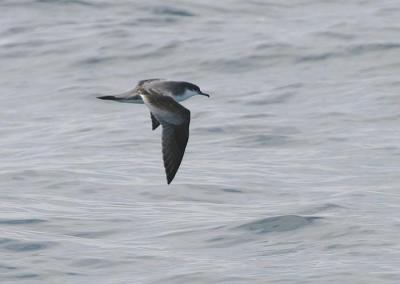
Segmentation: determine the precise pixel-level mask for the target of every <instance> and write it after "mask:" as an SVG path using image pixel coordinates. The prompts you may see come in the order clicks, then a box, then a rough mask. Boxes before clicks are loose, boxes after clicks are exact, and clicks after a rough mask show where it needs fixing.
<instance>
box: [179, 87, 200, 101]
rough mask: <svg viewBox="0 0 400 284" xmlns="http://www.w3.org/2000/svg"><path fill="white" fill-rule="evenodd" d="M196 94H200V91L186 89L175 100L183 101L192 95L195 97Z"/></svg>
mask: <svg viewBox="0 0 400 284" xmlns="http://www.w3.org/2000/svg"><path fill="white" fill-rule="evenodd" d="M195 95H198V93H197V92H196V91H192V90H188V89H186V90H185V92H184V93H183V94H182V95H181V96H176V97H175V100H176V101H177V102H181V101H184V100H186V99H188V98H190V97H193V96H195Z"/></svg>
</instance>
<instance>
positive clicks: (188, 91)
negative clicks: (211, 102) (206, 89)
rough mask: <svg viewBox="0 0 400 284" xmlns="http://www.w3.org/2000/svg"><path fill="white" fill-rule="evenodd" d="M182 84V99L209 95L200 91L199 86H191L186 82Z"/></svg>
mask: <svg viewBox="0 0 400 284" xmlns="http://www.w3.org/2000/svg"><path fill="white" fill-rule="evenodd" d="M182 83H183V86H184V92H183V94H182V96H183V97H184V98H189V97H192V96H196V95H201V96H206V97H210V95H209V94H206V93H203V92H202V91H201V90H200V88H199V86H197V85H195V84H192V83H188V82H182Z"/></svg>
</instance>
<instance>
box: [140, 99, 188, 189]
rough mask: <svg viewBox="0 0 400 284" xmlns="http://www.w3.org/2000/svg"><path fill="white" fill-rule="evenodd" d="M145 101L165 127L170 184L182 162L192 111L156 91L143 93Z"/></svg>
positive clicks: (166, 159) (165, 154)
mask: <svg viewBox="0 0 400 284" xmlns="http://www.w3.org/2000/svg"><path fill="white" fill-rule="evenodd" d="M143 101H144V103H145V104H146V105H147V107H148V108H149V109H150V111H151V113H152V114H153V115H154V117H155V118H156V119H157V121H159V122H160V123H161V125H162V127H163V131H162V152H163V159H164V168H165V173H166V175H167V182H168V184H170V183H171V181H172V180H173V179H174V177H175V175H176V172H177V171H178V169H179V166H180V164H181V162H182V158H183V155H184V153H185V149H186V145H187V142H188V139H189V124H190V111H189V110H188V109H186V108H185V107H183V106H182V105H180V104H179V103H177V102H176V101H175V100H174V99H173V98H171V97H168V96H163V95H160V94H158V93H155V92H149V93H146V94H143Z"/></svg>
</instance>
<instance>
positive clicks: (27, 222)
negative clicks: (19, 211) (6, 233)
mask: <svg viewBox="0 0 400 284" xmlns="http://www.w3.org/2000/svg"><path fill="white" fill-rule="evenodd" d="M44 222H46V221H45V220H42V219H0V225H30V224H39V223H44Z"/></svg>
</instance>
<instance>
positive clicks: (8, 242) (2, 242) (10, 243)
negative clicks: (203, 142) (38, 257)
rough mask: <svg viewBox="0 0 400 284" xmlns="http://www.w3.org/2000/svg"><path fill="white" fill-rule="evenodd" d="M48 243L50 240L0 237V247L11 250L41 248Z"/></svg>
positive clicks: (22, 250) (48, 244)
mask: <svg viewBox="0 0 400 284" xmlns="http://www.w3.org/2000/svg"><path fill="white" fill-rule="evenodd" d="M50 245H51V243H50V242H26V241H20V240H15V239H0V247H2V248H3V249H5V250H8V251H13V252H25V251H37V250H43V249H46V248H48V247H49V246H50Z"/></svg>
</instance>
